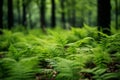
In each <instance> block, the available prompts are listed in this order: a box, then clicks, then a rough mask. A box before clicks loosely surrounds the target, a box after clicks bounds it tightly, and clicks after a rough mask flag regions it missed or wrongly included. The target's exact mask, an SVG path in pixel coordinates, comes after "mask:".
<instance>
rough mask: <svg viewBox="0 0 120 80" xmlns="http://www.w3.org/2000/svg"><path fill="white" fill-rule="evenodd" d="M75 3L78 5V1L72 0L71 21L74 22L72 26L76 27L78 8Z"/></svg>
mask: <svg viewBox="0 0 120 80" xmlns="http://www.w3.org/2000/svg"><path fill="white" fill-rule="evenodd" d="M75 5H76V1H75V0H73V1H72V14H71V15H72V19H71V20H72V21H71V23H72V26H73V27H75V25H76V8H75Z"/></svg>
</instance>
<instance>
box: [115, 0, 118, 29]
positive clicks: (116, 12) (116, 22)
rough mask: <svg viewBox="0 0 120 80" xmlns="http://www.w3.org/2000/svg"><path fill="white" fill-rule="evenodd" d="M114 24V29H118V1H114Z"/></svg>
mask: <svg viewBox="0 0 120 80" xmlns="http://www.w3.org/2000/svg"><path fill="white" fill-rule="evenodd" d="M115 6H116V7H115V9H116V10H115V24H116V29H118V0H115Z"/></svg>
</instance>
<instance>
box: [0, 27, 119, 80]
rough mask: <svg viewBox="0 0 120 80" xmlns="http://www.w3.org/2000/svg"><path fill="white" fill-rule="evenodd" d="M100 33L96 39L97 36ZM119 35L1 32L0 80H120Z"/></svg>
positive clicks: (89, 30)
mask: <svg viewBox="0 0 120 80" xmlns="http://www.w3.org/2000/svg"><path fill="white" fill-rule="evenodd" d="M98 33H99V36H98ZM119 76H120V33H115V34H112V35H110V36H108V35H106V34H103V33H101V32H98V31H97V29H96V28H94V27H89V26H87V25H85V26H84V27H83V28H72V29H71V30H63V29H60V28H56V29H54V30H51V29H46V33H43V32H42V31H40V30H39V29H33V30H28V31H25V30H23V29H18V28H16V29H13V30H11V31H9V30H3V34H2V35H0V80H120V77H119Z"/></svg>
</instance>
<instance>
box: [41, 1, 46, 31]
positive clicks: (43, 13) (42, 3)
mask: <svg viewBox="0 0 120 80" xmlns="http://www.w3.org/2000/svg"><path fill="white" fill-rule="evenodd" d="M45 3H46V0H41V4H40V15H41V16H40V22H41V29H42V30H43V32H45V27H46V21H45V8H46V5H45Z"/></svg>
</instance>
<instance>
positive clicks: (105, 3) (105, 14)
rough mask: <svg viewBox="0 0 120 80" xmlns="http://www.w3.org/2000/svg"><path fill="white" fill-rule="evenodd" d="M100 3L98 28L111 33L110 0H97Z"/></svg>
mask: <svg viewBox="0 0 120 80" xmlns="http://www.w3.org/2000/svg"><path fill="white" fill-rule="evenodd" d="M97 3H98V30H100V29H102V31H103V33H105V34H108V35H109V34H110V21H111V18H110V10H111V5H110V0H97Z"/></svg>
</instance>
